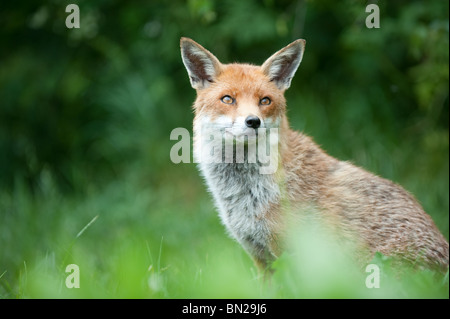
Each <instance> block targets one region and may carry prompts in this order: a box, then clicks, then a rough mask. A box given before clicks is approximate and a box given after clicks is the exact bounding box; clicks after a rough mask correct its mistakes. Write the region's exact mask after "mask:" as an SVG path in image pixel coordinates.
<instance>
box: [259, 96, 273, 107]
mask: <svg viewBox="0 0 450 319" xmlns="http://www.w3.org/2000/svg"><path fill="white" fill-rule="evenodd" d="M270 103H272V101H271V100H270V99H269V98H268V97H263V98H262V99H261V100H259V104H260V105H270Z"/></svg>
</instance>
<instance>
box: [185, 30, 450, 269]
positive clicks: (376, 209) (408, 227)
mask: <svg viewBox="0 0 450 319" xmlns="http://www.w3.org/2000/svg"><path fill="white" fill-rule="evenodd" d="M180 42H181V56H182V60H183V63H184V65H185V67H186V69H187V72H188V75H189V79H190V83H191V85H192V87H193V88H194V89H195V90H196V91H197V98H196V100H195V103H194V106H193V108H194V112H195V117H194V124H193V126H194V157H195V158H196V159H197V162H198V163H199V169H200V171H201V174H202V175H203V177H204V179H205V181H206V184H207V186H208V188H209V191H210V192H211V194H212V196H213V197H214V199H215V203H216V206H217V208H218V211H219V215H220V218H221V220H222V222H223V224H224V225H225V227H226V228H227V230H228V232H229V233H230V235H231V236H232V237H234V238H235V239H236V240H237V241H238V242H239V243H240V244H241V245H242V246H243V248H244V249H245V250H246V251H247V252H248V253H249V255H250V256H251V257H252V258H253V259H254V261H255V264H256V265H258V266H259V267H260V268H261V269H263V270H266V269H268V268H270V265H271V263H272V262H273V261H274V260H275V259H276V258H277V257H279V256H280V254H281V253H282V251H283V247H284V245H283V238H284V236H285V233H286V231H287V228H288V224H289V220H288V217H287V216H289V217H292V215H294V218H295V217H296V216H297V217H298V219H301V217H302V216H301V215H302V212H306V210H310V209H313V211H314V214H316V215H317V216H316V217H317V218H318V219H321V220H323V221H324V222H325V223H327V224H329V225H331V226H332V227H333V229H334V230H336V232H337V234H338V235H340V236H342V237H349V236H350V237H351V238H356V239H357V241H358V242H360V243H361V246H362V247H364V248H365V249H366V250H367V251H368V252H369V255H371V256H373V255H374V254H375V253H376V252H381V253H382V254H384V255H388V256H396V257H400V259H401V260H408V261H412V262H414V264H416V265H420V266H424V267H429V268H438V269H441V270H444V271H445V270H446V269H447V268H448V263H449V257H448V255H449V246H448V243H447V241H446V239H445V238H444V237H443V235H442V234H441V233H440V232H439V230H438V228H437V227H436V226H435V224H434V223H433V221H432V219H431V218H430V216H429V215H427V214H426V213H425V212H424V210H423V209H422V207H421V206H420V204H419V203H418V202H417V201H416V200H415V199H414V197H413V196H412V195H410V194H409V193H408V192H407V191H405V190H404V189H403V188H402V187H400V186H398V185H396V184H394V183H393V182H391V181H389V180H386V179H383V178H381V177H378V176H376V175H373V174H371V173H369V172H367V171H365V170H363V169H361V168H359V167H356V166H354V165H352V164H350V163H348V162H342V161H339V160H337V159H335V158H333V157H331V156H329V155H328V154H326V153H325V152H324V151H323V150H321V149H320V148H319V147H318V146H317V145H316V144H315V143H314V142H313V140H312V139H311V138H310V137H308V136H306V135H304V134H302V133H299V132H296V131H293V130H291V128H290V127H289V123H288V119H287V117H286V100H285V97H284V92H285V90H286V89H288V88H289V86H290V84H291V80H292V78H293V76H294V74H295V72H296V71H297V68H298V66H299V65H300V62H301V61H302V57H303V52H304V49H305V40H302V39H299V40H296V41H294V42H292V43H291V44H289V45H288V46H286V47H284V48H283V49H281V50H280V51H278V52H276V53H275V54H273V55H272V56H271V57H269V58H268V59H267V60H266V61H265V62H264V63H263V64H262V66H255V65H250V64H239V63H233V64H222V63H221V62H219V60H218V59H217V58H216V57H215V56H214V55H213V54H212V53H211V52H209V51H208V50H206V49H205V48H203V47H202V46H201V45H199V44H198V43H196V42H195V41H193V40H191V39H188V38H181V41H180ZM268 129H270V130H271V132H272V130H273V129H275V131H274V133H273V134H274V135H275V136H276V139H274V140H275V142H274V141H273V140H272V139H271V140H270V142H269V144H271V145H272V146H273V144H275V145H276V152H273V154H270V155H269V156H270V157H271V159H272V160H273V161H274V162H275V166H276V167H275V169H274V170H273V171H270V170H269V171H266V172H262V171H261V168H263V167H266V166H267V165H263V164H262V163H260V162H259V161H258V160H256V161H250V160H249V159H250V152H251V148H250V140H251V138H252V137H258V134H259V135H262V132H264V130H268ZM217 133H219V134H220V137H221V138H223V140H224V142H225V144H226V143H228V145H231V146H229V148H231V149H232V150H234V148H236V152H235V153H237V149H238V147H239V146H242V145H244V148H245V151H246V152H247V155H245V154H244V156H243V157H242V160H241V161H238V160H237V156H236V155H233V156H232V157H231V159H230V158H227V156H226V155H225V156H223V153H222V152H221V150H222V151H223V150H225V148H226V146H223V144H222V143H220V144H219V147H216V148H214V147H213V146H212V145H213V144H212V140H211V136H213V135H214V134H217ZM270 134H272V133H270ZM258 141H259V139H258ZM259 143H260V144H261V142H259ZM215 145H216V146H217V143H216V144H215ZM259 146H260V145H258V147H259ZM258 149H259V148H258ZM253 151H255V148H253ZM253 151H252V152H253ZM286 210H289V211H288V212H286Z"/></svg>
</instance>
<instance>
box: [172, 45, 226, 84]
mask: <svg viewBox="0 0 450 319" xmlns="http://www.w3.org/2000/svg"><path fill="white" fill-rule="evenodd" d="M180 47H181V58H182V59H183V63H184V66H185V67H186V70H187V72H188V74H189V79H190V81H191V85H192V87H193V88H194V89H204V88H206V87H208V86H209V84H210V83H212V82H214V79H215V78H216V77H217V75H219V73H220V71H221V63H220V62H219V60H218V59H217V58H216V57H215V56H214V55H213V54H212V53H211V52H209V51H208V50H206V49H205V48H204V47H202V46H201V45H200V44H198V43H197V42H195V41H194V40H191V39H189V38H181V40H180Z"/></svg>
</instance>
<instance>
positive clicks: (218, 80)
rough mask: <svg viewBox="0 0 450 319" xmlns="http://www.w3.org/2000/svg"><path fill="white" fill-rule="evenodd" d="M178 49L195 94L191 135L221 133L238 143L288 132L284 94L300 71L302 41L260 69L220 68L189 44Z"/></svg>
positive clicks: (245, 66) (209, 55) (242, 66)
mask: <svg viewBox="0 0 450 319" xmlns="http://www.w3.org/2000/svg"><path fill="white" fill-rule="evenodd" d="M180 46H181V56H182V59H183V63H184V65H185V67H186V69H187V72H188V74H189V79H190V82H191V85H192V87H193V88H194V89H195V90H196V91H197V99H196V101H195V103H194V111H195V119H194V135H195V134H196V132H198V131H199V130H202V132H204V130H209V131H211V130H223V131H224V136H223V137H224V138H225V139H226V138H230V139H234V140H235V142H238V141H239V140H243V136H247V137H248V136H252V135H255V134H256V133H257V132H258V131H260V130H259V129H270V128H282V127H283V126H284V125H285V126H287V119H286V115H285V113H286V112H285V111H286V100H285V98H284V91H285V90H286V89H288V88H289V86H290V84H291V80H292V78H293V76H294V74H295V72H296V70H297V68H298V66H299V65H300V62H301V60H302V57H303V52H304V48H305V40H302V39H299V40H296V41H294V42H292V43H291V44H289V45H288V46H286V47H284V48H283V49H281V50H280V51H278V52H276V53H275V54H273V55H272V56H271V57H269V58H268V59H267V60H266V61H265V62H264V63H263V64H262V65H261V66H255V65H250V64H240V63H232V64H222V63H221V62H220V61H219V60H218V59H217V58H216V57H215V56H214V55H213V54H212V53H211V52H209V51H208V50H206V49H205V48H203V47H202V46H201V45H200V44H198V43H196V42H195V41H193V40H191V39H188V38H181V41H180Z"/></svg>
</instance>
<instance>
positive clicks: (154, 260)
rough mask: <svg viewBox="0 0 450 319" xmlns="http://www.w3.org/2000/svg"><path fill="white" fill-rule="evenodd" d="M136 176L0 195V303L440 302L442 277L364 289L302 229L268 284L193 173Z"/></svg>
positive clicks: (180, 169)
mask: <svg viewBox="0 0 450 319" xmlns="http://www.w3.org/2000/svg"><path fill="white" fill-rule="evenodd" d="M142 170H143V169H132V170H130V172H129V173H127V174H124V175H123V176H122V178H121V179H120V180H117V181H116V182H113V183H111V184H110V185H109V186H107V187H105V188H104V189H98V190H93V191H87V192H86V194H85V195H84V196H61V195H60V194H59V193H58V192H57V191H56V190H55V189H54V188H53V186H52V184H51V183H46V184H45V183H43V185H45V186H43V187H42V188H41V194H40V195H39V196H36V194H35V195H32V194H30V193H28V192H27V191H26V190H25V188H22V187H17V188H16V189H15V191H14V192H12V193H11V194H3V195H2V198H1V205H2V211H3V214H2V224H1V225H2V226H1V231H2V233H1V234H2V237H1V238H2V251H1V260H0V297H2V298H448V276H447V278H446V279H444V278H441V277H436V276H435V274H433V273H431V272H429V271H423V272H415V273H410V272H407V273H406V274H404V275H403V276H402V277H401V278H398V277H397V276H396V275H393V274H392V273H391V272H390V271H389V270H388V269H387V270H386V271H384V270H383V269H384V268H386V267H384V266H383V263H381V264H380V265H381V269H382V277H381V283H380V288H379V289H368V288H366V286H365V280H366V276H367V274H366V273H365V272H364V269H360V268H358V267H356V266H355V265H353V264H351V263H350V262H349V261H348V258H346V257H345V255H344V254H341V253H340V252H339V250H336V249H334V248H333V247H332V246H331V245H329V244H327V242H326V240H324V239H323V238H322V237H321V236H320V233H317V232H316V231H314V230H311V231H307V229H304V230H303V231H302V232H301V235H300V238H298V240H296V242H298V243H300V245H294V246H293V249H291V250H290V251H289V252H288V253H285V254H283V256H282V257H281V258H280V259H279V260H278V261H277V262H276V263H275V265H274V268H275V269H276V271H275V274H274V276H273V278H272V280H271V283H270V284H267V282H265V281H264V280H262V279H261V276H260V275H259V274H258V272H257V270H256V268H255V267H254V265H253V263H252V261H251V260H250V258H249V257H248V256H247V255H246V253H245V252H244V251H243V250H242V248H241V247H239V245H238V244H237V243H235V242H234V241H233V240H231V239H230V238H228V236H227V235H226V234H225V231H224V229H223V226H222V225H221V224H220V223H219V219H218V216H217V214H216V212H215V210H214V208H213V205H212V201H211V199H210V198H209V196H208V195H207V193H206V190H205V188H204V186H203V184H202V181H201V179H200V178H199V177H198V176H197V173H196V172H195V170H194V169H193V167H191V166H189V165H186V166H173V167H171V173H170V174H168V176H167V177H166V178H167V180H165V183H161V182H160V181H159V182H157V181H148V180H147V179H146V178H144V177H143V176H142V175H140V174H138V173H140V172H142ZM176 176H183V178H177V177H176ZM69 264H76V265H78V266H79V270H80V288H78V289H77V288H72V289H68V288H67V287H66V285H65V280H66V278H67V276H69V275H70V273H66V271H65V270H66V267H67V265H69ZM383 267H384V268H383Z"/></svg>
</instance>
